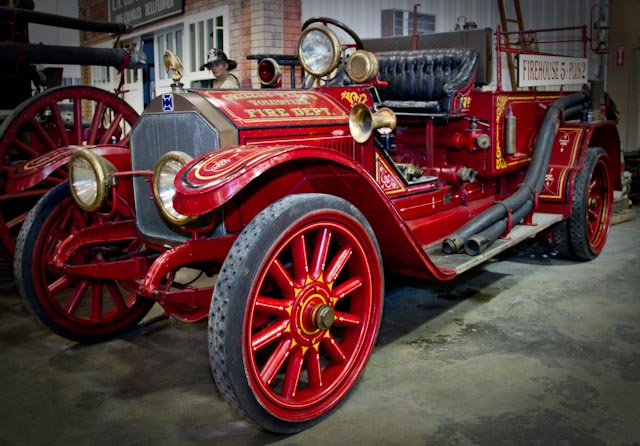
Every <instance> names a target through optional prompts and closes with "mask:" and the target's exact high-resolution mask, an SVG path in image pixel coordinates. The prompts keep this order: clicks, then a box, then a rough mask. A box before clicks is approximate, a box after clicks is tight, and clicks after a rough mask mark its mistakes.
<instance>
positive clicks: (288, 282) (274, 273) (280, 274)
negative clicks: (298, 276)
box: [269, 259, 294, 299]
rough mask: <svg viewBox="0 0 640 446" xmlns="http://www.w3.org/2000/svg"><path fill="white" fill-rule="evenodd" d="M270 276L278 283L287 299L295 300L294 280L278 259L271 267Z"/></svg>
mask: <svg viewBox="0 0 640 446" xmlns="http://www.w3.org/2000/svg"><path fill="white" fill-rule="evenodd" d="M269 275H270V276H271V277H272V278H273V280H275V281H276V283H277V284H278V287H279V288H280V290H282V292H283V294H284V296H283V297H284V298H285V299H293V297H294V296H293V280H292V279H291V276H289V273H288V272H287V270H286V269H285V267H284V265H282V263H280V261H279V260H278V259H274V261H273V262H272V263H271V265H270V266H269Z"/></svg>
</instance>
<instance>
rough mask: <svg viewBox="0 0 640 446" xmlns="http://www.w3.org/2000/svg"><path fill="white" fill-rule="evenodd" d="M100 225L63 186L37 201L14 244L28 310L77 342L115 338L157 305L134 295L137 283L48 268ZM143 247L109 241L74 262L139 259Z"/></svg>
mask: <svg viewBox="0 0 640 446" xmlns="http://www.w3.org/2000/svg"><path fill="white" fill-rule="evenodd" d="M132 216H133V213H132V211H131V210H130V209H129V208H128V206H126V205H124V204H122V206H118V211H117V212H116V214H115V215H113V216H109V217H108V221H121V220H124V219H131V218H133V217H132ZM100 223H103V221H102V217H101V216H100V215H99V214H97V213H87V212H84V211H82V210H80V209H79V208H78V207H77V206H76V204H75V203H74V202H73V200H72V198H71V193H70V191H69V187H68V186H67V183H66V182H65V183H62V184H59V185H58V186H56V187H54V188H53V189H51V190H50V191H49V192H48V193H47V194H46V195H44V197H43V198H42V199H41V200H40V201H38V203H37V204H36V206H35V207H34V208H33V209H32V210H31V212H30V213H29V215H28V217H27V219H26V220H25V222H24V225H23V226H22V229H21V230H20V234H19V237H18V240H17V244H16V256H15V258H14V273H15V277H16V283H17V286H18V291H19V293H20V295H21V296H22V298H23V300H24V302H25V304H26V306H27V308H28V309H29V310H30V311H31V313H32V314H33V315H34V316H35V317H36V319H38V321H40V322H41V323H42V324H43V325H44V326H45V327H47V328H49V329H50V330H51V331H53V332H54V333H57V334H59V335H60V336H63V337H65V338H68V339H71V340H74V341H79V342H95V341H99V340H103V339H107V338H110V337H113V336H115V335H117V334H118V333H120V332H122V331H124V330H126V329H127V328H129V327H131V326H132V325H134V324H136V323H137V322H138V321H139V320H140V319H142V318H143V317H144V316H145V315H146V314H147V312H148V311H149V310H150V309H151V306H152V305H153V303H154V301H153V300H149V299H144V298H142V297H140V296H138V295H137V294H135V293H134V292H132V291H131V290H134V289H135V288H136V284H133V283H119V282H118V281H116V280H110V279H99V278H94V277H84V276H79V275H74V274H72V273H62V272H59V271H55V270H52V269H51V268H50V267H49V261H50V260H51V258H52V257H53V255H54V254H55V252H56V249H57V247H58V246H59V245H60V243H61V242H62V241H63V240H65V239H66V238H67V237H68V236H69V235H70V234H71V233H72V232H74V231H78V230H80V229H83V228H86V227H89V226H91V225H94V224H100ZM141 247H142V242H141V241H140V240H127V241H124V242H118V243H116V242H112V243H109V241H107V240H105V241H104V242H101V243H100V244H95V245H91V246H90V247H85V248H83V249H81V250H79V251H78V252H76V253H75V254H74V256H73V257H72V258H71V259H70V263H72V264H77V265H85V264H89V263H100V262H108V261H109V259H115V258H122V257H126V256H127V255H130V254H135V253H136V252H137V251H138V250H139V249H141Z"/></svg>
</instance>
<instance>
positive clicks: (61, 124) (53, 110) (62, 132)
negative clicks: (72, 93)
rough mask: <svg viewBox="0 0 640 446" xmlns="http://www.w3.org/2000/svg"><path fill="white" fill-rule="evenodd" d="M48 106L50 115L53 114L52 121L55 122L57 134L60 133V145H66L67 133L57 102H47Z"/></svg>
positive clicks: (67, 143)
mask: <svg viewBox="0 0 640 446" xmlns="http://www.w3.org/2000/svg"><path fill="white" fill-rule="evenodd" d="M49 107H50V108H51V115H52V116H53V119H54V122H55V123H56V128H57V129H58V134H59V135H60V140H61V141H60V142H61V143H62V146H68V145H69V135H67V129H66V128H65V126H64V122H62V115H61V114H60V109H59V108H58V104H57V103H55V102H52V103H51V104H49Z"/></svg>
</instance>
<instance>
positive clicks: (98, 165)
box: [69, 149, 116, 212]
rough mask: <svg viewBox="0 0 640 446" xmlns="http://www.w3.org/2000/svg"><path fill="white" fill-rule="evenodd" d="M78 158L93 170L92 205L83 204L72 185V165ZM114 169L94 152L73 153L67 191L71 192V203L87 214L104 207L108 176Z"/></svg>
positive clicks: (73, 180) (106, 160) (81, 151)
mask: <svg viewBox="0 0 640 446" xmlns="http://www.w3.org/2000/svg"><path fill="white" fill-rule="evenodd" d="M79 158H82V159H83V160H84V161H86V162H87V163H89V166H90V167H91V169H92V170H93V173H94V175H95V178H96V199H95V200H94V202H93V203H90V204H86V203H84V202H83V201H82V200H81V199H80V197H79V196H78V195H77V193H76V190H75V188H74V187H73V184H74V183H75V179H74V164H75V163H76V162H77V160H78V159H79ZM115 171H116V168H115V166H114V165H113V164H111V162H110V161H109V160H108V159H106V158H103V157H102V156H100V155H96V154H95V153H94V152H92V151H90V150H86V149H80V150H77V151H76V152H74V154H73V155H72V156H71V159H70V160H69V190H70V191H71V196H72V197H73V201H74V202H75V203H76V204H77V205H78V207H80V208H81V209H83V210H85V211H87V212H95V211H97V210H98V209H100V208H101V207H102V206H104V204H105V202H106V201H107V195H108V191H109V175H111V174H112V173H114V172H115Z"/></svg>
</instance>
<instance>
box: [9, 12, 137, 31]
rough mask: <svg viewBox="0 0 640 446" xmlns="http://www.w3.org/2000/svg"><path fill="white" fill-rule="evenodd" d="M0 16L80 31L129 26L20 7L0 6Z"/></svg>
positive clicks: (123, 28)
mask: <svg viewBox="0 0 640 446" xmlns="http://www.w3.org/2000/svg"><path fill="white" fill-rule="evenodd" d="M0 18H7V19H9V20H15V21H18V22H20V21H21V22H27V23H39V24H41V25H50V26H55V27H57V28H70V29H77V30H80V31H93V32H105V33H113V34H123V33H126V32H130V31H131V28H130V27H128V26H127V25H126V24H125V23H115V22H101V21H97V20H85V19H77V18H75V17H67V16H62V15H56V14H49V13H46V12H40V11H31V10H29V9H22V8H7V7H4V6H0Z"/></svg>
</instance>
